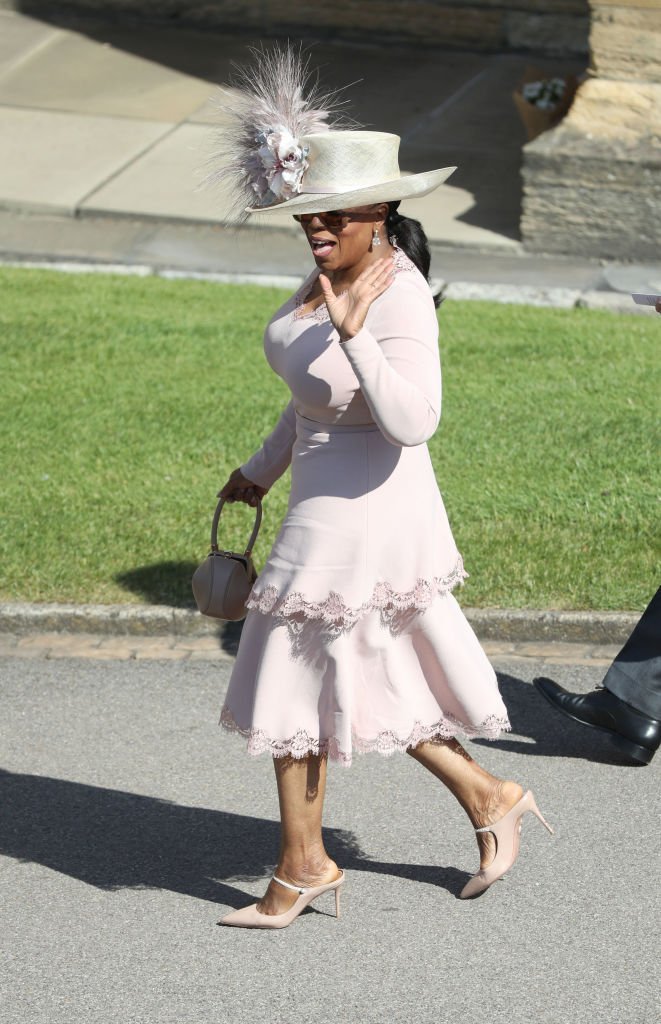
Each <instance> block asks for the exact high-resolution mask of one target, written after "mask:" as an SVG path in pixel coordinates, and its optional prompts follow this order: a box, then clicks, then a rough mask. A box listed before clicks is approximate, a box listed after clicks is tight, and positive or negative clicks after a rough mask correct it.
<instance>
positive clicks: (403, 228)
mask: <svg viewBox="0 0 661 1024" xmlns="http://www.w3.org/2000/svg"><path fill="white" fill-rule="evenodd" d="M398 208H399V200H397V201H396V202H391V203H388V216H387V218H386V231H387V233H388V238H389V239H392V238H394V240H395V242H396V243H397V245H398V246H399V248H400V249H403V250H404V252H405V253H406V255H407V256H408V258H409V259H410V260H411V262H412V263H415V265H416V267H417V268H418V270H419V271H420V273H421V274H422V276H423V277H424V279H425V281H427V283H429V267H430V265H431V253H430V251H429V242H428V241H427V236H426V234H425V232H424V230H423V227H422V224H421V223H420V221H419V220H414V219H413V217H403V216H402V214H401V213H398V212H397V211H398ZM434 305H435V306H438V305H439V299H438V296H436V295H435V296H434Z"/></svg>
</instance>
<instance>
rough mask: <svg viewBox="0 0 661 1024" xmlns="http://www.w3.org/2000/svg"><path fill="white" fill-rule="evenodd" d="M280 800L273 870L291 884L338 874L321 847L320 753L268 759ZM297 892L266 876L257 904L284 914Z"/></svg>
mask: <svg viewBox="0 0 661 1024" xmlns="http://www.w3.org/2000/svg"><path fill="white" fill-rule="evenodd" d="M273 765H274V767H275V776H276V781H277V783H278V799H279V801H280V821H281V832H280V855H279V857H278V865H277V867H276V869H275V874H276V875H277V876H278V878H281V879H282V880H283V881H284V882H291V884H292V885H300V886H310V885H323V884H325V883H326V882H332V881H333V880H334V879H336V878H338V877H339V874H340V872H339V870H338V867H337V864H336V863H335V862H334V861H332V860H331V859H330V857H329V856H328V854H327V853H326V850H325V849H324V842H323V839H322V836H321V816H322V812H323V808H324V794H325V792H326V758H325V757H320V756H315V755H308V757H306V758H301V759H295V758H291V757H276V758H274V759H273ZM297 898H298V893H295V892H292V891H291V889H285V887H284V886H282V885H278V883H277V882H273V881H271V882H270V883H269V887H268V889H267V890H266V894H265V896H264V898H263V899H262V901H261V903H258V905H257V906H258V909H259V910H260V911H261V913H262V914H284V913H285V912H286V911H287V910H289V908H290V907H291V906H293V905H294V903H295V902H296V900H297Z"/></svg>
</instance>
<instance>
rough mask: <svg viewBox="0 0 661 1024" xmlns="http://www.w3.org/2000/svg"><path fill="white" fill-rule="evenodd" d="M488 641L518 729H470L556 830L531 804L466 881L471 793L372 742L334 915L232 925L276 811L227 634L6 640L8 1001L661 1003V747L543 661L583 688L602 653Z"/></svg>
mask: <svg viewBox="0 0 661 1024" xmlns="http://www.w3.org/2000/svg"><path fill="white" fill-rule="evenodd" d="M495 664H496V667H497V668H498V670H499V672H500V677H501V685H502V690H503V693H504V696H505V698H506V701H507V703H508V706H509V708H510V713H511V717H512V721H513V726H514V733H513V734H512V735H510V736H508V737H507V738H506V739H504V740H503V741H502V742H498V743H494V744H489V745H487V744H485V743H473V744H471V745H470V747H471V749H472V750H473V751H475V752H476V753H477V754H478V755H479V757H480V758H481V759H482V760H483V761H484V763H485V765H486V766H488V767H489V768H490V769H492V770H493V771H495V772H497V773H501V774H505V775H509V776H514V777H516V778H519V779H521V781H523V782H525V783H527V784H528V785H530V786H531V787H532V788H533V789H534V790H535V793H536V795H537V797H538V800H539V803H540V805H541V807H542V809H543V811H544V812H545V814H546V815H547V817H548V818H549V819H550V820H551V822H552V823H553V824H554V825H555V826H556V835H555V837H553V838H551V837H549V836H548V835H547V833H546V832H545V831H544V830H543V829H542V828H541V827H539V826H538V825H537V823H536V822H535V821H533V820H530V821H529V822H526V827H525V829H524V845H523V855H522V857H521V859H520V861H519V863H518V864H517V866H516V868H515V870H514V871H513V872H512V874H511V877H509V878H508V879H506V880H505V881H504V882H502V883H499V884H498V885H497V886H495V887H494V889H492V890H490V891H489V892H488V893H486V894H485V896H484V897H482V898H481V899H479V900H476V901H473V902H468V903H463V902H461V901H459V900H458V899H457V898H456V897H457V893H458V891H459V890H460V888H461V886H462V885H463V884H464V882H465V880H466V878H467V874H468V872H470V871H471V870H473V869H474V868H475V866H476V851H475V849H474V841H473V839H472V837H471V835H470V832H469V830H468V828H467V825H466V822H465V821H464V819H463V816H462V814H461V812H460V811H459V809H458V807H456V806H455V805H454V804H453V802H452V799H451V798H450V797H449V795H448V794H447V793H446V792H445V791H444V790H443V789H442V788H440V786H439V785H438V784H437V783H436V782H435V781H434V780H433V779H432V778H431V777H428V776H426V775H425V774H424V772H423V771H422V770H421V769H420V768H419V766H417V765H415V764H414V763H413V762H411V761H409V760H408V759H406V758H404V757H393V758H391V759H380V758H378V757H376V756H370V757H365V758H361V759H359V760H358V761H357V763H356V764H355V765H354V767H353V768H352V769H351V770H349V771H346V770H343V769H341V768H336V769H334V770H333V771H332V772H331V778H330V787H329V797H328V805H327V816H326V820H327V825H328V846H329V848H330V850H331V851H332V852H333V853H334V855H335V856H336V857H337V859H338V860H339V861H340V863H342V864H343V865H344V866H345V867H346V868H347V873H348V883H347V890H348V891H347V894H346V900H345V912H344V913H343V916H342V918H341V919H340V920H339V921H335V920H334V919H333V918H332V917H331V916H328V914H327V911H330V909H331V907H330V901H329V905H328V906H319V908H318V911H316V912H315V911H311V912H309V913H307V914H306V915H304V917H303V918H302V919H301V920H299V921H298V922H296V923H295V925H294V926H293V927H292V928H290V929H288V930H286V931H284V932H282V933H273V934H268V933H261V932H242V931H238V930H237V931H235V930H230V929H220V928H217V927H216V926H215V921H216V919H217V918H218V917H219V916H220V914H221V913H222V912H223V911H225V910H226V909H227V908H228V907H238V906H241V905H242V904H244V903H245V902H246V901H247V900H249V898H250V897H251V896H252V895H253V894H256V893H259V892H260V890H261V889H262V887H263V884H264V881H263V880H264V878H265V876H266V875H267V874H268V872H269V869H270V867H271V865H272V862H273V859H274V857H275V853H276V845H277V834H278V830H277V805H276V799H275V793H274V786H273V782H272V774H271V769H270V765H269V763H268V761H266V760H263V759H256V760H252V759H248V758H247V757H246V756H245V755H244V754H243V752H242V749H241V747H242V741H241V740H239V739H237V738H236V737H233V736H229V735H226V734H224V733H223V732H221V730H219V729H218V728H217V726H216V718H217V713H218V708H219V703H220V700H221V696H222V691H223V689H224V685H225V683H226V680H227V676H228V671H229V668H230V665H231V660H230V659H228V658H224V659H221V660H218V661H215V662H210V661H202V660H200V661H191V660H187V661H179V660H178V661H164V660H160V661H153V660H144V661H141V660H117V659H109V660H104V661H101V660H96V659H93V658H89V657H87V658H77V659H66V658H51V659H46V658H45V657H43V656H35V657H33V658H29V657H21V658H18V657H6V658H2V659H0V691H1V699H2V707H3V719H4V728H3V730H2V739H1V740H0V746H1V748H2V758H1V760H0V764H1V765H2V769H3V772H2V775H1V776H0V779H1V780H2V788H3V790H4V799H3V801H2V807H3V815H2V819H1V825H0V841H1V852H2V854H3V857H2V859H1V860H0V886H1V889H2V911H1V919H0V935H1V936H2V941H3V945H4V947H5V951H4V955H3V967H2V991H1V992H0V1020H2V1022H3V1024H4V1022H7V1024H9V1022H11V1024H20V1022H23V1021H25V1022H27V1021H29V1022H30V1024H46V1022H48V1024H71V1022H73V1021H76V1020H80V1021H84V1022H85V1024H111V1022H112V1024H115V1022H118V1024H119V1022H121V1024H156V1022H158V1024H169V1022H173V1024H174V1022H176V1024H182V1022H184V1024H207V1022H212V1021H213V1022H217V1024H225V1022H228V1024H229V1022H232V1024H235V1022H243V1021H245V1022H250V1024H308V1022H309V1024H312V1022H315V1024H317V1022H318V1021H324V1020H330V1021H333V1022H334V1024H344V1022H346V1024H371V1022H382V1021H389V1022H390V1021H392V1022H405V1021H406V1022H408V1021H410V1020H416V1021H419V1022H432V1021H434V1022H437V1021H438V1022H446V1021H447V1022H450V1021H451V1022H453V1024H454V1022H457V1021H458V1022H461V1024H477V1022H478V1021H479V1022H480V1024H482V1022H493V1024H499V1022H503V1024H504V1022H507V1024H519V1022H520V1024H529V1022H531V1021H535V1022H542V1024H546V1022H548V1024H559V1022H563V1024H564V1022H568V1024H574V1022H576V1024H579V1022H581V1024H582V1022H584V1021H586V1022H587V1021H590V1022H591V1024H602V1022H609V1024H611V1022H612V1024H634V1022H636V1024H652V1021H653V1020H654V1019H655V1017H654V991H655V986H654V983H653V978H654V972H655V970H656V965H657V961H658V945H657V940H656V935H657V934H658V923H657V922H658V899H657V903H656V906H655V903H654V879H655V877H656V876H657V875H658V870H657V869H658V854H657V850H658V827H657V826H658V803H657V793H658V768H659V765H658V764H654V763H653V764H652V765H651V766H650V767H649V768H638V769H636V768H629V767H624V766H621V765H616V764H612V763H606V761H605V760H604V759H607V757H608V746H607V744H606V743H605V741H604V740H602V739H601V738H600V736H599V735H598V734H592V733H589V732H587V731H585V730H583V729H581V727H579V726H577V725H574V724H573V723H571V722H569V721H567V720H565V719H563V718H561V717H560V716H556V715H554V713H553V711H552V710H551V709H550V708H548V707H547V706H546V705H545V704H544V703H543V702H542V701H541V699H539V698H538V697H537V695H536V693H535V691H534V690H533V689H532V687H531V686H530V685H529V682H530V680H531V679H532V677H533V675H535V674H537V673H538V672H540V671H541V670H544V671H552V672H553V674H554V675H555V677H556V678H558V679H559V680H560V681H561V682H565V683H566V684H567V683H570V682H571V685H572V686H573V687H574V688H577V689H585V690H587V689H590V688H591V687H592V686H593V685H594V684H595V683H596V682H597V681H598V680H599V678H600V677H601V675H602V673H603V668H602V667H601V666H599V665H598V664H589V663H587V661H586V662H584V663H582V664H581V665H577V666H574V665H571V664H557V663H556V664H554V665H552V666H550V665H549V663H548V661H546V662H544V661H542V660H540V659H539V658H537V659H534V658H515V657H512V656H511V655H508V656H507V657H506V658H505V657H502V656H501V657H500V658H496V659H495ZM600 759H601V760H600ZM655 804H656V806H655ZM655 865H656V869H655Z"/></svg>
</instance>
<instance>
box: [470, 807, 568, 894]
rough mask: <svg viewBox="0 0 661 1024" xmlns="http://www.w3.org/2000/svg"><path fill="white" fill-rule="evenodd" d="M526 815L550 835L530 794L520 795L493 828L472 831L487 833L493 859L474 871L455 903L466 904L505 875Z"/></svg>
mask: <svg viewBox="0 0 661 1024" xmlns="http://www.w3.org/2000/svg"><path fill="white" fill-rule="evenodd" d="M526 811H530V812H531V813H532V814H534V815H535V817H537V818H539V820H540V821H541V823H542V825H544V827H545V828H547V829H548V830H549V832H550V833H551V835H553V829H552V828H551V826H550V825H549V823H548V821H546V820H545V819H544V818H543V816H542V814H541V812H540V810H539V808H538V806H537V804H536V803H535V798H534V796H533V795H532V793H531V791H530V790H528V791H527V792H526V793H524V794H523V796H522V797H521V799H520V800H519V801H518V803H516V804H514V807H510V809H509V811H508V812H507V814H504V815H503V817H502V818H500V819H499V820H498V821H496V822H494V824H493V825H485V826H484V828H476V829H475V831H476V832H491V834H492V835H493V836H494V837H495V839H496V856H495V857H494V859H493V860H492V861H491V864H489V865H488V867H486V868H482V869H481V870H480V871H477V872H476V873H475V874H474V875H473V877H472V878H470V879H469V881H468V882H467V883H466V885H465V886H464V888H463V889H462V890H461V892H460V894H459V899H462V900H467V899H470V898H471V897H473V896H479V895H480V893H482V892H484V891H485V889H488V888H489V886H490V885H492V884H493V883H494V882H496V881H498V879H499V878H502V877H503V875H504V874H505V872H506V871H509V869H510V868H511V867H512V865H513V864H514V861H515V860H516V858H517V857H518V855H519V841H520V835H521V823H522V820H523V815H524V814H525V813H526Z"/></svg>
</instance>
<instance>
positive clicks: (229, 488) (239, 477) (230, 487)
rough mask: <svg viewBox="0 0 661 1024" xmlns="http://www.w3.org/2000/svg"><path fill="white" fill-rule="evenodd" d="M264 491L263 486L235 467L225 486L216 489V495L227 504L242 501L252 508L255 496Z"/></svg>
mask: <svg viewBox="0 0 661 1024" xmlns="http://www.w3.org/2000/svg"><path fill="white" fill-rule="evenodd" d="M265 493H266V491H265V489H264V488H263V487H259V486H258V485H257V484H253V483H252V482H251V481H250V480H248V478H247V477H245V476H244V475H243V473H242V472H241V470H240V469H235V470H234V472H233V473H232V475H231V476H230V478H229V480H228V481H227V483H226V484H225V486H224V487H222V488H221V489H220V490H219V491H218V497H219V498H223V499H224V500H225V501H226V502H228V504H232V503H233V502H235V501H243V502H245V504H246V505H252V506H253V508H254V507H255V506H256V505H257V498H258V497H260V498H261V497H262V496H263V495H264V494H265Z"/></svg>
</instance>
